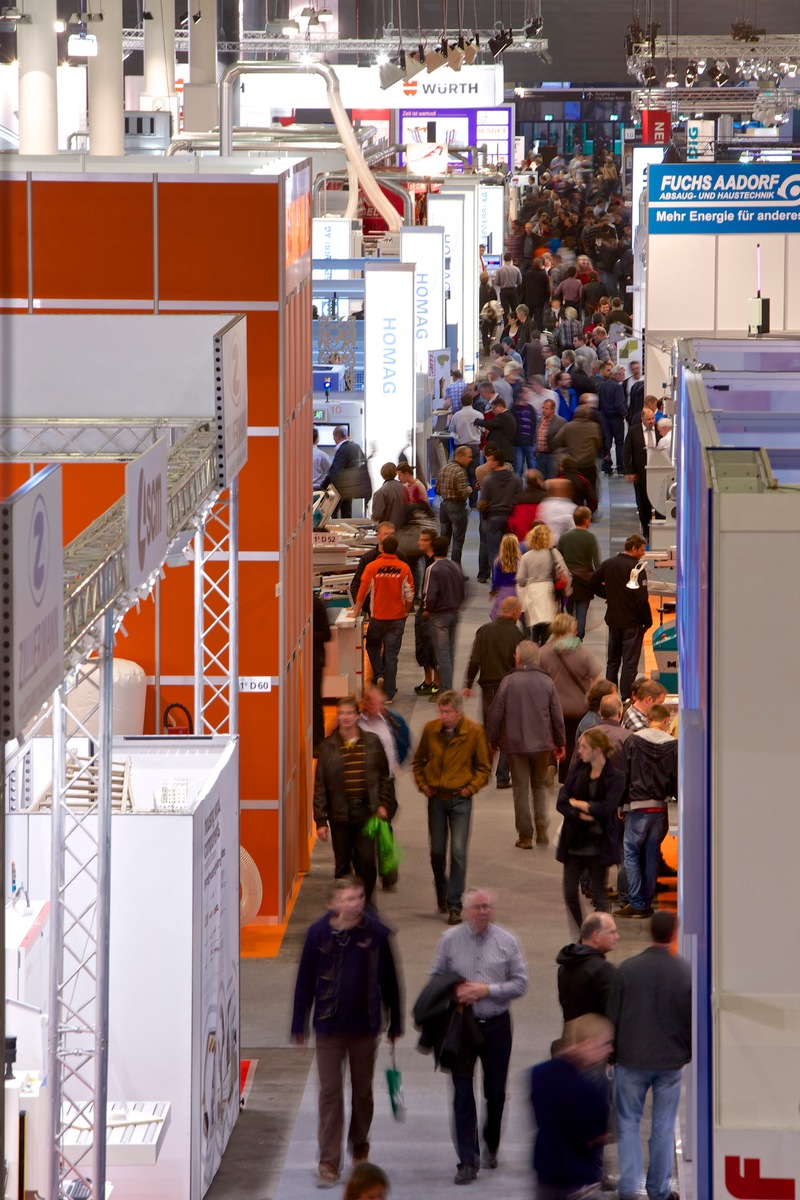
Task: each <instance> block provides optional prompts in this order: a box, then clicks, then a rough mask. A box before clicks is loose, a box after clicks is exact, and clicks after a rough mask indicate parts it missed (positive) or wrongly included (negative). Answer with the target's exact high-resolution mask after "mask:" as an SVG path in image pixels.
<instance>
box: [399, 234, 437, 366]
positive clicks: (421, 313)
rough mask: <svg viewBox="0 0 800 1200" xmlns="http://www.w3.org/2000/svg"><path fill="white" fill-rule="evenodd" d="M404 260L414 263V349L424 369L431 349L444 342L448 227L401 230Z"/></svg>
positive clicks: (418, 363) (417, 362) (401, 254)
mask: <svg viewBox="0 0 800 1200" xmlns="http://www.w3.org/2000/svg"><path fill="white" fill-rule="evenodd" d="M400 261H401V262H404V263H413V264H414V267H415V270H416V274H415V279H414V352H415V359H416V365H417V370H424V369H425V366H426V364H427V362H428V351H429V350H435V349H437V348H438V347H439V346H441V345H442V344H443V343H444V332H445V331H444V230H443V229H439V228H437V227H436V226H433V225H413V226H405V227H404V228H403V229H401V230H400Z"/></svg>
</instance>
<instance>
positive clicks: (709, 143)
mask: <svg viewBox="0 0 800 1200" xmlns="http://www.w3.org/2000/svg"><path fill="white" fill-rule="evenodd" d="M716 128H717V127H716V124H715V123H714V121H687V122H686V161H687V162H713V161H714V151H715V147H716Z"/></svg>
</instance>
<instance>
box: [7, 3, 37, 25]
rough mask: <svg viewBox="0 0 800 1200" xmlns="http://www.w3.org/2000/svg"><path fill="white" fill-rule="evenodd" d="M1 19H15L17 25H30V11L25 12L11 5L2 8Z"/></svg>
mask: <svg viewBox="0 0 800 1200" xmlns="http://www.w3.org/2000/svg"><path fill="white" fill-rule="evenodd" d="M0 21H13V22H14V24H15V25H30V23H31V16H30V13H24V12H23V11H22V9H20V8H16V7H15V6H13V5H12V6H10V7H8V8H2V9H0Z"/></svg>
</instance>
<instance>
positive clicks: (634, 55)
mask: <svg viewBox="0 0 800 1200" xmlns="http://www.w3.org/2000/svg"><path fill="white" fill-rule="evenodd" d="M637 32H638V33H641V31H640V30H639V31H637ZM755 33H756V31H754V30H751V31H750V36H748V37H734V36H731V35H729V36H717V35H714V34H712V35H710V36H705V35H703V36H699V35H694V36H676V37H653V38H646V37H641V39H640V40H636V41H631V42H629V43H628V47H627V51H628V54H627V66H628V73H629V74H630V75H635V76H636V78H637V79H640V80H642V81H643V82H644V83H646V82H647V72H648V70H649V71H650V72H652V71H653V67H654V64H655V63H656V62H658V61H661V62H662V63H664V62H666V63H668V64H670V68H671V69H675V71H676V73H678V74H680V71H679V64H681V63H683V62H686V63H688V64H691V67H692V71H693V74H694V77H695V79H699V78H701V77H702V76H703V75H704V74H705V73H706V70H707V69H711V68H712V67H713V68H714V70H716V71H717V72H719V71H720V70H721V69H722V67H724V70H725V74H726V75H727V76H728V78H729V79H734V78H738V80H740V81H741V80H744V81H745V82H749V81H750V80H755V81H756V82H757V81H758V80H759V79H761V80H763V81H764V82H765V83H769V84H773V83H774V82H777V81H779V80H781V79H784V78H788V79H790V80H791V79H795V78H797V73H798V69H800V36H799V35H797V34H783V33H781V34H764V33H762V34H761V35H759V36H754V35H755ZM721 78H722V76H721ZM725 82H726V83H727V82H728V80H727V79H726V80H725ZM689 85H691V80H690V81H689ZM719 90H720V91H721V90H723V89H722V88H720V89H719ZM729 90H730V89H729ZM716 111H720V110H719V109H717V110H716ZM722 111H728V110H722Z"/></svg>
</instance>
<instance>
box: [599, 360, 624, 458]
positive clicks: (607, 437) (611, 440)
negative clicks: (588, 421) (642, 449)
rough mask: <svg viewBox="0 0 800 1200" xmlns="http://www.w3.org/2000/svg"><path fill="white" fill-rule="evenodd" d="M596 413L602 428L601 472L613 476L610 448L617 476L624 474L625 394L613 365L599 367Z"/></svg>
mask: <svg viewBox="0 0 800 1200" xmlns="http://www.w3.org/2000/svg"><path fill="white" fill-rule="evenodd" d="M597 398H598V404H597V408H598V412H599V413H600V424H601V425H602V427H603V438H604V442H605V444H604V446H603V472H604V473H605V474H606V475H611V474H613V471H612V468H611V446H612V444H613V446H614V449H615V453H616V456H617V474H618V475H622V474H624V470H623V463H622V459H623V451H622V444H623V440H624V437H625V392H624V390H623V387H622V384H621V383H620V381H619V379H618V378H617V374H616V371H615V369H614V364H613V363H610V362H604V363H602V364H601V365H600V382H599V383H598V385H597Z"/></svg>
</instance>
